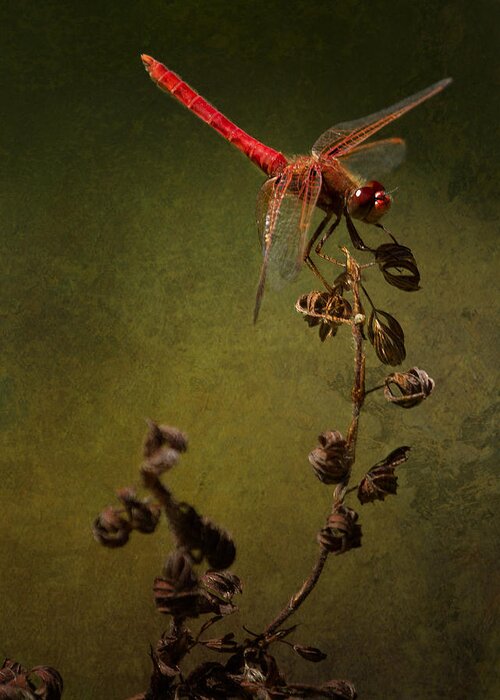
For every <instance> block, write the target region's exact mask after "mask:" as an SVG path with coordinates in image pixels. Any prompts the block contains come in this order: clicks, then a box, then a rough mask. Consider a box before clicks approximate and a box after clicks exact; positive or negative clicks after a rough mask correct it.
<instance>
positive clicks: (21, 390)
mask: <svg viewBox="0 0 500 700" xmlns="http://www.w3.org/2000/svg"><path fill="white" fill-rule="evenodd" d="M498 15H499V5H498V2H493V1H491V2H487V1H485V0H483V1H482V2H478V1H476V2H470V3H469V2H463V1H459V2H456V1H452V0H450V1H449V2H443V1H442V2H439V1H438V2H429V1H427V0H425V1H422V2H397V1H396V0H393V1H389V0H387V1H377V0H375V1H370V2H368V1H366V2H351V1H349V0H338V1H334V0H329V1H326V0H325V1H324V2H317V1H311V0H309V1H303V2H299V1H290V0H289V1H287V2H282V1H281V0H280V1H277V2H273V1H272V0H268V1H267V2H264V1H263V0H254V1H253V2H246V1H243V2H237V1H236V2H228V1H227V0H212V1H211V2H208V1H207V2H204V1H203V2H202V1H201V0H200V1H199V2H196V1H195V0H178V1H175V2H166V1H163V2H160V1H159V0H150V1H149V2H145V1H143V2H117V1H115V2H106V1H101V2H95V3H90V2H87V3H76V2H75V3H70V2H67V3H64V2H53V1H50V0H47V1H46V2H34V1H33V2H19V1H17V2H14V1H9V0H3V1H2V2H1V4H0V26H1V32H2V42H1V55H2V59H1V61H2V62H1V67H2V70H1V86H0V102H1V108H0V109H1V120H0V125H1V128H0V164H1V165H0V168H1V180H2V182H1V190H0V198H1V205H0V206H1V208H0V212H1V213H0V232H1V235H0V244H1V259H2V264H3V271H2V275H1V281H2V291H1V297H0V304H1V306H0V309H1V333H2V335H1V337H2V353H1V363H0V406H1V414H0V427H1V438H2V455H1V457H2V459H1V465H0V526H1V539H0V551H1V554H0V567H1V572H0V601H1V602H0V654H4V655H9V656H11V657H14V658H16V659H18V660H19V661H22V662H23V663H26V664H27V665H29V666H32V665H36V664H42V663H45V664H51V665H53V666H55V667H57V668H58V669H59V670H60V671H61V673H62V674H63V677H64V680H65V683H66V692H65V698H67V700H87V699H88V700H90V699H97V700H100V699H101V698H109V699H110V700H115V699H116V700H121V699H123V698H125V697H127V696H129V695H132V694H133V693H134V692H138V691H139V690H141V689H142V688H144V686H145V685H146V681H147V675H148V670H149V660H148V657H147V652H148V649H149V643H150V642H154V641H155V640H156V639H157V638H158V636H159V635H160V633H161V631H162V630H163V629H164V628H165V627H166V624H167V621H166V620H165V619H164V618H160V616H159V615H157V614H156V612H155V610H154V607H153V602H152V594H151V582H152V579H153V577H154V576H155V575H156V574H158V573H159V572H160V570H161V566H162V562H163V560H164V558H165V555H166V553H167V552H168V550H169V547H170V539H169V535H168V533H167V532H166V530H162V532H160V533H157V535H156V536H153V537H150V538H148V537H140V536H137V537H133V538H132V540H133V541H131V543H130V545H129V546H128V547H126V548H125V549H123V550H119V551H105V550H104V549H102V548H100V547H99V546H98V545H97V544H96V543H95V542H94V541H93V539H92V536H91V533H90V525H91V523H92V520H93V518H94V517H95V515H96V513H97V512H98V511H99V510H100V509H101V508H102V507H103V506H104V505H106V504H107V503H110V502H112V501H113V493H114V489H115V487H118V486H123V485H126V484H129V483H133V482H134V481H136V480H137V471H136V467H137V464H138V463H139V461H140V443H141V440H142V436H143V434H144V430H145V425H144V418H145V417H146V416H151V417H154V418H157V419H160V420H162V421H167V422H171V423H173V424H176V425H178V426H180V427H181V428H183V429H185V430H186V431H187V432H188V433H189V436H190V439H191V442H190V450H189V452H188V454H187V455H186V457H185V458H184V459H183V463H182V466H181V467H180V468H179V469H178V470H177V471H176V472H175V473H173V474H172V477H171V483H172V485H173V486H174V487H175V489H176V493H177V494H178V495H179V497H182V498H185V499H187V500H190V501H191V502H192V503H194V505H196V506H197V507H199V508H200V509H202V510H203V512H204V513H206V514H207V515H210V516H212V517H214V518H215V519H217V520H218V521H219V522H220V523H221V524H223V525H224V526H226V527H227V528H228V529H229V530H230V531H231V532H232V533H233V535H234V537H235V539H236V541H237V543H238V546H239V553H238V559H237V562H236V565H235V570H236V571H237V573H238V574H239V575H240V576H241V577H242V578H243V580H244V583H245V593H244V596H243V597H242V599H241V614H240V615H239V616H238V617H235V618H234V619H232V620H228V621H227V622H226V623H224V625H225V627H227V628H228V629H229V628H230V627H231V626H233V625H235V626H237V625H240V624H242V623H243V624H247V625H248V626H249V627H250V628H252V629H259V628H260V627H262V625H264V624H265V623H267V622H269V620H270V618H271V617H272V616H273V615H274V614H275V613H276V612H277V610H278V609H279V608H280V607H281V606H282V604H283V603H284V602H285V600H286V599H287V597H288V596H289V594H291V593H292V592H293V590H294V589H295V588H296V587H297V586H298V585H299V583H300V582H301V581H302V579H303V578H304V577H305V575H306V574H307V573H308V571H309V569H310V566H311V564H312V562H313V560H314V557H315V533H316V531H317V530H318V528H319V527H320V526H321V525H322V523H323V518H324V516H325V514H326V513H327V511H328V507H329V499H330V490H329V489H328V488H326V487H324V486H322V485H321V484H320V483H319V481H317V480H316V479H315V478H314V476H313V475H312V473H311V469H310V466H309V464H308V462H307V453H308V452H309V450H310V449H311V448H312V447H313V446H314V444H315V441H316V436H317V434H318V433H319V432H321V431H322V430H325V429H332V428H337V429H340V430H345V428H346V425H347V423H348V419H349V411H350V405H349V400H348V396H349V387H350V382H351V369H352V367H351V362H352V360H351V355H352V347H351V340H350V337H349V334H348V333H339V335H338V337H337V338H336V339H335V340H334V341H331V342H327V343H325V344H324V345H321V344H320V343H319V341H318V338H317V336H316V333H315V332H313V331H312V330H309V329H308V328H307V327H306V325H305V324H304V323H303V321H302V319H301V318H299V317H298V316H297V314H296V313H295V311H294V310H293V303H294V301H295V299H296V297H297V296H298V294H299V293H303V292H305V291H308V290H309V289H311V288H312V287H313V286H315V283H313V280H312V278H311V276H310V274H309V273H308V272H304V273H303V274H302V275H301V277H300V278H299V280H298V281H297V282H296V283H295V284H294V285H292V286H291V287H290V288H288V289H285V290H283V291H281V292H279V293H268V294H267V295H266V297H265V299H264V304H263V309H262V315H261V320H260V321H259V323H258V325H257V326H256V327H254V326H253V325H252V322H251V315H252V307H253V299H254V292H255V286H256V281H257V277H258V271H259V264H260V253H259V246H258V243H257V236H256V231H255V225H254V202H255V197H256V194H257V191H258V188H259V187H260V184H261V183H262V176H261V174H260V173H259V172H258V171H257V169H255V168H254V167H253V166H252V165H251V164H250V163H248V162H247V161H246V160H245V159H244V158H243V157H242V156H241V155H240V154H238V153H237V152H236V151H234V150H233V149H231V147H230V146H228V145H227V144H225V143H224V142H223V141H222V139H220V137H219V136H218V135H217V134H215V133H214V132H212V131H211V130H210V129H209V128H208V127H207V126H206V125H204V124H202V123H201V122H199V121H198V120H196V118H195V117H193V116H192V115H190V114H189V113H188V112H187V111H185V110H183V109H182V108H181V107H180V106H179V105H178V104H176V103H175V102H174V101H173V100H171V99H169V98H168V97H167V96H166V95H164V94H162V93H160V92H159V91H158V90H156V89H155V88H154V86H153V85H152V83H151V81H150V80H149V78H148V77H147V75H146V73H145V72H144V69H143V66H142V64H141V62H140V59H139V54H140V53H141V52H146V53H150V54H152V55H153V56H155V57H156V58H158V59H159V60H161V61H163V62H165V63H166V64H167V65H169V66H170V67H171V68H173V69H174V70H176V71H177V72H179V73H180V74H181V75H182V76H183V77H184V78H185V79H186V80H188V81H189V82H190V83H191V84H192V85H193V86H194V87H196V88H197V89H198V90H199V91H200V92H202V94H204V95H205V96H206V97H207V98H208V99H209V100H211V101H212V102H214V103H215V104H216V105H217V106H218V107H219V108H221V109H223V110H225V111H226V112H227V114H228V116H230V117H231V118H233V119H234V120H235V121H236V122H237V123H238V124H240V125H241V126H242V127H243V128H244V129H247V130H248V131H249V132H250V133H252V134H253V135H255V136H257V137H259V138H261V139H262V140H263V141H265V142H269V144H270V145H272V146H274V147H275V148H277V149H280V150H283V151H284V152H285V153H300V152H307V150H308V149H309V148H310V146H311V144H312V143H313V142H314V140H315V139H316V138H317V136H318V135H319V134H320V133H321V132H322V131H323V130H324V129H326V128H327V127H329V126H331V125H332V124H334V123H335V122H338V121H344V120H346V119H352V118H356V117H359V116H362V115H363V114H366V113H369V112H371V111H375V110H377V109H380V108H381V107H384V106H386V105H388V104H391V103H392V102H395V101H397V100H398V99H400V98H402V97H404V96H406V95H408V94H411V93H412V92H414V91H416V90H419V89H421V88H423V87H424V86H426V85H428V84H430V83H432V82H434V81H436V80H438V79H440V78H442V77H445V76H447V75H451V76H453V77H454V81H455V82H454V84H453V85H452V86H451V87H450V88H448V89H447V90H446V92H445V93H443V94H442V95H440V96H438V97H436V98H434V99H433V100H432V101H431V102H429V103H427V104H426V105H424V106H422V107H420V108H418V109H417V110H415V112H413V113H411V114H410V115H408V116H406V117H405V118H404V119H402V120H401V121H400V122H399V123H398V124H397V128H396V127H394V128H392V129H389V130H388V131H387V133H388V134H391V133H392V134H398V135H401V136H404V137H405V138H406V139H407V141H408V158H407V162H406V164H405V165H404V166H403V167H402V168H400V170H399V171H398V172H396V173H395V174H394V175H393V176H392V177H391V178H389V179H388V181H387V182H386V183H385V184H386V185H387V186H388V187H396V186H397V187H398V190H397V193H396V195H395V204H394V209H393V212H391V214H390V216H389V217H388V219H387V223H388V224H389V225H390V227H391V229H392V230H393V231H394V232H395V233H396V235H397V236H398V238H400V239H401V241H402V242H404V243H406V244H408V245H410V246H411V248H412V249H413V251H414V253H415V256H416V258H417V260H418V262H419V265H420V268H421V272H422V290H421V291H420V292H418V293H417V294H405V293H403V292H400V291H398V290H397V289H394V288H390V287H388V286H387V285H385V284H384V283H383V282H382V280H381V279H380V276H379V274H378V273H377V272H376V271H373V272H370V273H369V275H368V283H369V286H370V290H371V291H372V292H373V296H374V297H375V299H376V301H377V304H378V305H379V306H380V307H381V308H383V309H387V310H389V311H391V312H392V313H394V314H395V315H396V316H397V317H398V319H399V320H400V321H401V323H402V325H403V326H404V328H405V331H406V335H407V349H408V357H407V360H406V363H405V366H406V367H411V366H413V365H419V366H421V367H423V368H425V369H426V370H427V371H428V372H429V373H430V374H431V376H433V377H434V378H435V380H436V383H437V389H436V391H435V394H434V395H433V396H432V398H431V399H430V400H429V401H428V402H427V403H425V404H424V405H423V406H420V407H419V408H417V409H415V410H414V411H408V412H406V411H401V410H398V409H397V408H395V407H393V406H389V405H386V404H385V402H384V400H383V397H382V396H379V395H377V394H375V395H374V396H372V397H370V400H369V401H367V405H366V411H365V412H364V414H363V418H362V424H361V439H360V444H359V460H360V464H361V465H363V464H364V465H365V466H370V465H371V464H373V463H374V462H376V461H377V460H379V459H380V458H382V457H383V456H385V455H386V454H387V452H388V451H390V450H391V449H393V448H394V447H396V446H398V445H400V444H410V445H413V446H414V449H413V451H412V454H411V459H410V461H409V462H408V463H407V465H405V466H404V467H403V468H401V469H400V471H399V475H400V480H399V481H400V490H399V495H398V496H397V498H391V499H389V500H388V501H387V502H386V503H384V504H382V503H377V504H376V505H375V506H374V507H372V506H364V507H363V508H362V509H361V521H362V525H363V532H364V538H363V547H362V549H360V550H356V551H355V552H352V553H350V554H348V555H347V556H345V557H340V558H337V559H332V560H331V561H330V562H329V564H328V566H327V570H326V572H325V575H324V577H323V578H322V579H321V582H320V585H319V586H318V588H317V591H316V592H315V594H314V596H313V597H312V598H311V599H310V600H309V601H308V602H307V604H306V605H305V606H304V607H303V609H302V610H301V612H300V614H299V615H298V616H297V621H300V622H301V626H300V630H299V632H298V633H297V635H296V638H297V640H298V641H301V642H302V643H303V644H312V645H315V646H319V647H321V648H322V649H323V650H325V651H327V652H328V654H329V656H328V660H327V661H324V662H323V663H321V664H318V665H312V664H307V662H305V661H302V660H300V659H299V660H297V657H295V656H293V655H292V654H290V653H288V652H289V650H288V649H287V648H286V647H283V648H280V649H278V654H279V657H280V659H282V662H283V665H284V668H285V669H286V671H287V673H289V674H290V676H291V677H292V678H294V679H295V680H304V681H307V680H310V681H316V680H317V681H320V680H324V679H327V678H332V677H340V678H342V677H345V678H350V679H351V680H352V681H353V682H354V683H355V684H356V686H357V688H358V691H359V694H360V698H363V699H368V698H369V699H370V700H373V699H376V700H385V699H389V700H400V699H404V700H424V699H425V700H434V699H437V698H453V699H454V700H476V699H477V700H486V699H491V700H493V698H497V697H499V696H500V685H499V682H498V676H496V675H495V668H494V663H495V660H496V659H497V656H498V647H499V635H498V626H497V627H495V620H496V613H497V606H498V590H499V576H498V563H497V562H498V547H497V544H498V534H499V533H498V517H497V514H496V511H497V509H498V500H497V501H495V500H494V493H495V491H496V493H498V491H497V488H496V481H497V476H496V473H497V471H498V469H497V465H498V462H497V461H496V459H495V454H494V409H495V397H496V387H495V375H496V368H497V356H496V346H495V340H498V338H495V320H496V317H497V315H498V314H497V312H498V288H497V286H496V283H497V278H498V267H495V264H494V263H495V254H496V247H497V235H498V231H497V230H496V229H497V216H498V206H497V203H498V170H497V169H496V164H497V158H498V139H497V137H495V133H494V126H495V124H496V123H497V121H498V107H499V104H498V102H499V101H498V88H499V74H498V71H497V70H496V66H497V65H498V63H497V61H498V41H499V36H498V26H499V22H498V20H499V17H498ZM495 32H497V33H496V34H495ZM495 149H496V150H497V153H496V156H495ZM367 237H368V240H369V241H371V242H375V241H376V240H379V238H378V234H376V233H368V234H367ZM345 238H346V237H345V233H342V236H341V239H340V240H345ZM385 373H386V369H385V368H384V367H383V366H382V365H380V364H379V363H378V361H377V360H376V358H375V357H374V356H373V354H370V356H369V358H368V381H369V383H372V384H373V383H377V382H378V381H379V380H380V379H381V378H382V377H383V376H385ZM224 625H223V627H224Z"/></svg>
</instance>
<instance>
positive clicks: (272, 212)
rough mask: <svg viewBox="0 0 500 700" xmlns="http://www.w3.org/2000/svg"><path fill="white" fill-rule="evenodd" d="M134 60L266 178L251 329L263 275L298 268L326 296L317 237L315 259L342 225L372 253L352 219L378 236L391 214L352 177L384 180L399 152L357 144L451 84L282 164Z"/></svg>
mask: <svg viewBox="0 0 500 700" xmlns="http://www.w3.org/2000/svg"><path fill="white" fill-rule="evenodd" d="M141 58H142V61H143V63H144V66H145V67H146V70H147V71H148V73H149V75H150V77H151V79H152V80H153V82H155V83H156V84H157V85H158V87H160V88H161V89H162V90H165V91H166V92H168V93H170V94H171V95H173V96H174V97H175V98H176V99H177V100H179V102H181V103H182V104H183V105H184V106H185V107H187V108H188V109H190V110H191V111H192V112H194V113H195V114H196V115H197V116H198V117H200V119H202V120H203V121H204V122H206V123H207V124H210V126H211V127H212V128H213V129H215V130H216V131H218V132H219V134H221V135H222V136H223V137H224V138H225V139H226V140H227V141H229V143H232V144H233V146H236V148H238V149H239V150H240V151H242V152H243V153H244V154H245V155H246V156H247V157H248V158H250V160H251V161H252V162H253V163H255V164H256V165H257V166H258V167H259V168H260V169H261V170H263V171H264V173H265V174H266V175H267V177H268V179H267V180H266V182H265V183H264V185H263V186H262V188H261V190H260V192H259V196H258V199H257V225H258V229H259V236H260V239H261V243H262V249H263V256H264V259H263V262H262V268H261V272H260V279H259V284H258V288H257V297H256V301H255V309H254V322H255V321H256V320H257V317H258V314H259V310H260V305H261V302H262V295H263V293H264V285H265V281H266V276H267V274H268V272H269V276H271V277H273V279H274V282H275V284H276V282H279V280H292V279H294V278H295V276H296V275H297V274H298V272H299V270H300V268H301V267H302V265H303V263H304V262H305V263H307V265H308V266H309V267H310V268H311V269H312V270H313V271H314V272H315V273H316V274H317V275H318V276H319V277H320V278H321V279H322V281H323V282H324V284H325V285H326V287H327V288H330V287H329V285H328V283H327V282H326V280H325V279H324V278H323V276H322V275H321V273H320V271H319V270H318V268H317V267H316V265H315V263H314V261H313V260H312V258H311V251H312V248H313V246H314V244H315V243H316V241H318V239H319V238H320V236H321V239H320V240H319V242H318V243H317V245H316V248H315V251H316V253H317V254H318V255H320V256H321V257H323V258H326V259H327V260H333V259H332V258H330V257H329V256H327V255H326V254H325V253H323V252H322V248H323V245H324V243H325V242H326V240H327V239H328V238H329V237H330V235H331V234H332V233H333V231H334V230H335V228H336V227H337V226H338V224H339V222H340V220H341V218H342V217H344V218H345V220H346V224H347V229H348V231H349V234H350V237H351V240H352V243H353V245H354V246H355V248H357V249H359V250H371V249H370V248H368V246H366V245H365V244H364V242H363V240H362V239H361V237H360V235H359V233H358V232H357V230H356V227H355V226H354V223H353V219H357V220H359V221H362V222H364V223H367V224H375V225H376V226H379V227H380V228H383V226H382V225H381V224H379V223H378V222H379V220H380V218H381V217H382V216H383V215H384V214H385V213H386V212H387V211H388V209H389V208H390V206H391V196H390V194H389V193H388V192H386V191H385V188H384V186H383V185H382V184H381V183H380V182H378V181H377V180H368V181H363V180H362V179H360V178H359V177H358V176H357V175H355V174H354V173H355V172H370V173H371V174H375V172H376V171H377V170H378V172H379V173H380V174H382V173H383V172H388V171H389V170H391V169H392V168H393V167H395V166H396V165H398V164H399V163H400V162H401V161H402V160H403V158H404V152H405V144H404V141H403V139H400V138H387V139H382V140H377V141H372V142H370V143H368V144H366V143H364V142H365V141H366V140H367V139H369V138H370V137H371V136H373V134H375V133H376V132H377V131H379V130H380V129H382V128H383V127H384V126H387V124H389V123H390V122H392V121H394V120H395V119H399V117H401V116H402V115H403V114H406V112H408V111H409V110H410V109H413V108H414V107H416V106H417V105H419V104H421V103H422V102H424V101H425V100H428V99H429V98H430V97H432V96H433V95H436V94H437V93H438V92H441V90H443V89H444V88H445V87H446V86H447V85H449V83H450V82H451V78H446V79H444V80H440V81H439V82H437V83H435V84H434V85H431V86H430V87H428V88H425V89H424V90H421V91H420V92H417V93H416V94H414V95H412V96H411V97H407V98H406V99H404V100H402V101H401V102H398V103H397V104H395V105H392V107H387V108H386V109H383V110H381V111H380V112H375V113H374V114H370V115H369V116H368V117H363V118H362V119H357V120H355V121H351V122H345V123H341V124H337V125H336V126H333V127H331V128H330V129H328V131H325V132H324V134H322V135H321V136H320V137H319V139H318V140H317V141H316V143H315V144H314V146H313V147H312V151H311V155H307V156H297V157H294V158H286V157H285V156H284V155H283V154H282V153H280V152H279V151H275V150H274V149H273V148H270V147H269V146H265V145H264V144H263V143H261V142H260V141H258V140H257V139H254V138H253V137H252V136H250V135H249V134H247V133H246V132H245V131H243V130H242V129H240V128H239V127H238V126H236V124H234V123H233V122H231V121H230V120H229V119H227V117H225V116H224V115H223V114H222V113H221V112H220V111H219V110H217V109H216V108H215V107H213V106H212V105H211V104H209V103H208V102H207V101H206V100H205V99H204V98H203V97H201V95H199V94H198V93H197V92H196V91H195V90H193V89H192V88H191V87H190V86H189V85H188V84H187V83H185V82H184V81H183V80H182V78H180V77H179V76H178V75H176V74H175V73H174V72H173V71H171V70H169V69H168V68H166V66H164V65H163V64H162V63H159V62H158V61H156V60H155V59H154V58H151V56H147V55H146V54H143V55H142V56H141ZM316 207H318V208H320V209H322V210H323V211H324V212H325V217H324V219H323V220H322V221H321V223H320V224H319V226H318V227H317V228H316V230H315V232H314V233H313V234H312V235H309V230H310V226H311V220H312V217H313V213H314V210H315V208H316ZM332 219H334V220H333V222H332ZM331 222H332V223H331ZM328 224H330V226H329V227H328ZM327 227H328V228H327ZM322 234H323V235H322Z"/></svg>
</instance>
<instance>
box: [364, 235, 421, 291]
mask: <svg viewBox="0 0 500 700" xmlns="http://www.w3.org/2000/svg"><path fill="white" fill-rule="evenodd" d="M375 260H376V262H377V263H378V265H379V267H380V270H381V271H382V274H383V275H384V277H385V279H386V281H387V282H388V283H389V284H392V285H393V286H394V287H397V288H398V289H402V290H404V291H406V292H415V291H417V290H418V289H420V287H419V282H420V272H419V271H418V267H417V263H416V262H415V258H414V257H413V253H412V252H411V250H410V248H407V247H406V246H404V245H399V243H383V244H382V245H380V246H379V247H378V248H377V250H376V251H375Z"/></svg>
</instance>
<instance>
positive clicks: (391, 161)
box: [339, 138, 406, 180]
mask: <svg viewBox="0 0 500 700" xmlns="http://www.w3.org/2000/svg"><path fill="white" fill-rule="evenodd" d="M405 155H406V144H405V142H404V141H403V139H400V138H391V139H380V140H379V141H372V142H371V143H363V144H362V145H361V146H357V147H356V148H353V149H352V150H351V151H349V153H348V154H347V155H346V156H341V157H340V158H339V160H340V161H341V163H342V164H343V165H345V166H346V167H347V168H348V170H350V171H351V172H352V173H355V174H356V175H359V176H361V177H362V178H363V179H364V180H377V179H378V178H379V177H380V176H381V175H385V174H387V173H390V172H391V171H392V170H394V169H395V168H397V167H398V165H401V163H402V162H403V160H404V159H405Z"/></svg>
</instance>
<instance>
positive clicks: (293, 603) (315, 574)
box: [263, 548, 328, 637]
mask: <svg viewBox="0 0 500 700" xmlns="http://www.w3.org/2000/svg"><path fill="white" fill-rule="evenodd" d="M327 557H328V552H327V551H326V549H323V548H321V549H320V552H319V555H318V558H317V560H316V563H315V564H314V567H313V569H312V571H311V573H310V574H309V576H308V577H307V578H306V580H305V581H304V583H303V584H302V586H301V587H300V589H299V590H298V591H297V593H295V594H294V595H293V596H292V597H291V598H290V600H289V601H288V603H287V605H286V606H285V607H284V608H283V610H282V611H281V612H280V613H279V614H278V615H277V616H276V617H275V618H274V620H273V621H272V622H271V623H270V624H269V625H268V626H267V627H266V629H265V630H264V632H263V636H264V637H269V636H270V635H272V634H273V632H275V631H276V630H277V629H278V628H279V627H280V626H281V625H282V624H283V622H285V620H286V619H287V618H289V617H290V615H291V614H292V613H294V612H295V611H296V610H297V608H299V607H300V606H301V605H302V603H303V602H304V600H305V599H306V598H307V596H308V595H309V593H311V591H312V590H313V588H314V586H315V585H316V583H317V582H318V579H319V577H320V576H321V572H322V571H323V568H324V566H325V563H326V560H327Z"/></svg>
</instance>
